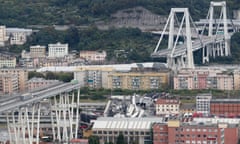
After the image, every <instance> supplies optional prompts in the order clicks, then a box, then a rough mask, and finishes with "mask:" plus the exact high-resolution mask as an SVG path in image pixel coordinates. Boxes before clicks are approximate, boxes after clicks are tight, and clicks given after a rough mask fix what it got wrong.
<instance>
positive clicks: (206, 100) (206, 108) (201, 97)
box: [196, 93, 212, 114]
mask: <svg viewBox="0 0 240 144" xmlns="http://www.w3.org/2000/svg"><path fill="white" fill-rule="evenodd" d="M211 99H212V94H211V93H205V94H198V95H197V96H196V111H197V112H198V113H202V114H209V113H210V101H211Z"/></svg>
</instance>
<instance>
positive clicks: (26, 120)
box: [7, 103, 41, 144]
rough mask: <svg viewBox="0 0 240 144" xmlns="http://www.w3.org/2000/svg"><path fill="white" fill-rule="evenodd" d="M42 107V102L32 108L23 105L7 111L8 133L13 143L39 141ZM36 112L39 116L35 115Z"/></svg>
mask: <svg viewBox="0 0 240 144" xmlns="http://www.w3.org/2000/svg"><path fill="white" fill-rule="evenodd" d="M29 109H31V111H29ZM40 109H41V104H40V103H35V104H33V105H32V107H31V108H29V107H22V108H20V109H18V110H15V111H11V112H10V113H7V125H8V133H9V138H10V139H9V140H10V143H11V144H32V143H36V144H38V143H39V124H40ZM30 113H31V115H30ZM35 114H36V115H37V117H35Z"/></svg>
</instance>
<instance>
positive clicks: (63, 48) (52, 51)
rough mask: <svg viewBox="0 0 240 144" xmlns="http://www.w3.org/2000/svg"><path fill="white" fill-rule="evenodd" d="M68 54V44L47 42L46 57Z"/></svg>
mask: <svg viewBox="0 0 240 144" xmlns="http://www.w3.org/2000/svg"><path fill="white" fill-rule="evenodd" d="M66 55H68V44H61V43H59V42H58V43H56V44H48V57H50V58H55V57H64V56H66Z"/></svg>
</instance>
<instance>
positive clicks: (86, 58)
mask: <svg viewBox="0 0 240 144" xmlns="http://www.w3.org/2000/svg"><path fill="white" fill-rule="evenodd" d="M47 49H48V50H47ZM106 56H107V54H106V52H105V51H80V53H79V54H78V53H77V51H72V52H70V53H69V46H68V44H61V43H59V42H58V43H56V44H48V47H47V48H46V46H40V45H35V46H30V52H26V51H23V52H22V57H21V59H20V63H19V64H20V66H21V67H27V68H39V67H48V66H78V65H83V64H85V63H86V62H89V63H91V62H96V61H97V62H100V63H101V62H104V61H105V59H106Z"/></svg>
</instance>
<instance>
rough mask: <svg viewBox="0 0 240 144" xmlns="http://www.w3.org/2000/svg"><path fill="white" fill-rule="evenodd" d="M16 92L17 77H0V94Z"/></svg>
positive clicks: (11, 75)
mask: <svg viewBox="0 0 240 144" xmlns="http://www.w3.org/2000/svg"><path fill="white" fill-rule="evenodd" d="M16 92H18V77H17V75H15V74H10V75H9V74H1V75H0V93H2V94H12V93H16Z"/></svg>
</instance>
